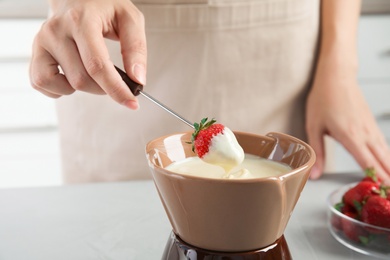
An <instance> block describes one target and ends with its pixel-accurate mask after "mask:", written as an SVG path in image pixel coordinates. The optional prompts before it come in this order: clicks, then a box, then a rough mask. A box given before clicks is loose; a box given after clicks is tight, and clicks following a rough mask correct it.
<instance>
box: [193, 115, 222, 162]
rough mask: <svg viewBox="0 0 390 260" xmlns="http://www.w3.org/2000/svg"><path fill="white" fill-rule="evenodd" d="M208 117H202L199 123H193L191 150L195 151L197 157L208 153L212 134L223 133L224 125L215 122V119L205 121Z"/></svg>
mask: <svg viewBox="0 0 390 260" xmlns="http://www.w3.org/2000/svg"><path fill="white" fill-rule="evenodd" d="M207 120H208V118H203V119H202V120H201V121H200V123H199V124H198V123H195V124H194V127H195V132H194V133H193V134H192V139H191V143H192V151H193V152H195V153H196V154H197V155H198V156H199V158H203V156H204V155H205V154H207V153H208V151H209V148H210V144H211V140H212V138H213V137H214V136H216V135H218V134H221V133H223V130H224V128H225V126H223V125H221V124H215V122H217V121H216V120H215V119H212V120H210V121H207Z"/></svg>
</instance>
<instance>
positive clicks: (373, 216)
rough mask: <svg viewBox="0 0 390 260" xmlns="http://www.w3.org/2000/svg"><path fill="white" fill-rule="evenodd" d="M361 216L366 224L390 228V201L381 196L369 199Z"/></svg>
mask: <svg viewBox="0 0 390 260" xmlns="http://www.w3.org/2000/svg"><path fill="white" fill-rule="evenodd" d="M361 216H362V221H363V222H365V223H368V224H371V225H375V226H379V227H384V228H390V201H389V200H387V199H386V198H384V197H382V196H379V195H376V196H371V197H369V198H368V199H367V201H366V203H365V204H364V205H363V208H362V213H361Z"/></svg>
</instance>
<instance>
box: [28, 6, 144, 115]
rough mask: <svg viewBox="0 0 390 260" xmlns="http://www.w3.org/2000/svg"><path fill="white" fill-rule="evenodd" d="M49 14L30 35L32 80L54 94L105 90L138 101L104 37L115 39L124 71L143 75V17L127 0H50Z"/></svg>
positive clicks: (138, 78) (131, 103)
mask: <svg viewBox="0 0 390 260" xmlns="http://www.w3.org/2000/svg"><path fill="white" fill-rule="evenodd" d="M51 8H52V15H51V16H50V18H49V19H48V20H47V21H46V22H45V23H44V24H43V25H42V28H41V30H40V31H39V32H38V34H37V35H36V37H35V40H34V44H33V53H32V59H31V64H30V81H31V84H32V86H33V87H34V88H35V89H37V90H38V91H40V92H42V93H43V94H45V95H47V96H49V97H52V98H58V97H60V96H62V95H69V94H72V93H73V92H74V91H76V90H79V91H85V92H89V93H93V94H108V95H109V96H110V97H111V98H112V99H114V100H115V101H116V102H118V103H120V104H122V105H125V106H127V107H129V108H131V109H137V108H138V101H137V99H136V98H135V97H134V95H133V94H132V93H131V91H130V90H129V88H128V87H127V86H126V84H125V83H124V82H123V81H122V79H121V77H120V76H119V74H118V73H117V72H116V70H115V68H114V66H113V63H112V61H111V60H110V57H109V54H108V50H107V47H106V45H105V42H104V38H109V39H113V40H118V41H120V45H121V53H122V57H123V64H124V68H125V70H126V72H127V74H128V75H129V76H130V77H131V78H132V79H133V80H134V81H137V82H138V83H140V84H145V80H146V39H145V29H144V17H143V15H142V13H141V12H140V11H139V10H138V9H137V8H136V7H135V6H134V5H133V4H132V2H131V1H129V0H111V1H106V0H84V1H78V0H66V1H59V0H53V1H51Z"/></svg>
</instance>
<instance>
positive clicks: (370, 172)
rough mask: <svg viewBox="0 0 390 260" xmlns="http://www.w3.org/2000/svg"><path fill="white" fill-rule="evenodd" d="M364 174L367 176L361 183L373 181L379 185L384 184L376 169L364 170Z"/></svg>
mask: <svg viewBox="0 0 390 260" xmlns="http://www.w3.org/2000/svg"><path fill="white" fill-rule="evenodd" d="M364 173H365V175H366V176H365V177H364V178H363V179H362V180H361V181H371V182H375V183H378V184H381V183H382V182H383V181H382V179H381V178H379V177H378V176H377V175H376V171H375V169H374V168H367V169H365V170H364Z"/></svg>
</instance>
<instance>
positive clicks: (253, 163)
mask: <svg viewBox="0 0 390 260" xmlns="http://www.w3.org/2000/svg"><path fill="white" fill-rule="evenodd" d="M166 169H167V170H169V171H172V172H176V173H178V174H183V175H191V176H198V177H203V178H211V179H255V178H265V177H270V176H278V175H281V174H284V173H287V172H289V171H291V168H290V167H289V166H288V165H285V164H281V163H278V162H274V161H270V160H266V159H264V158H260V157H258V156H254V155H250V154H246V155H245V159H244V160H243V162H242V163H241V164H240V165H239V166H237V167H235V168H234V169H232V171H231V172H230V173H228V174H226V172H225V171H224V169H222V168H221V167H219V166H217V165H212V164H209V163H205V162H204V161H203V160H201V159H200V158H199V157H197V156H194V157H189V158H186V159H184V160H182V161H178V162H174V163H173V164H171V165H169V166H168V167H166Z"/></svg>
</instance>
